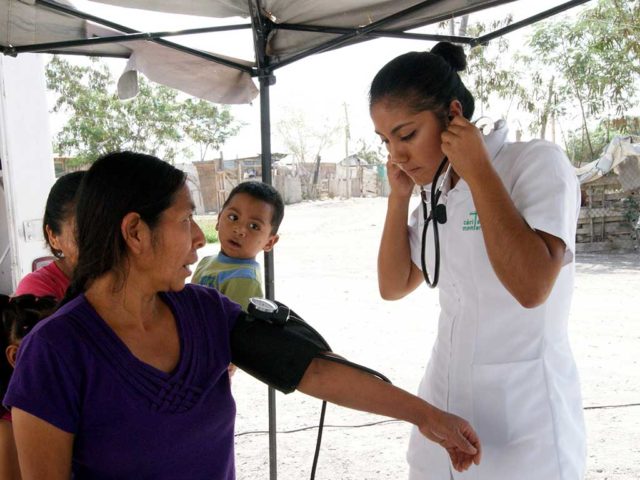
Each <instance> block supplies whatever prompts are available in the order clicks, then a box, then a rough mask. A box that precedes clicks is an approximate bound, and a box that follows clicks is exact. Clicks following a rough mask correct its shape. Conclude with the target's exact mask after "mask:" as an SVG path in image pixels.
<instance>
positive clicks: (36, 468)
mask: <svg viewBox="0 0 640 480" xmlns="http://www.w3.org/2000/svg"><path fill="white" fill-rule="evenodd" d="M11 418H12V421H13V431H14V436H15V440H16V446H17V449H18V460H19V462H20V470H21V472H22V478H23V480H69V478H71V453H72V450H73V434H71V433H68V432H65V431H64V430H60V429H59V428H57V427H54V426H53V425H51V424H50V423H48V422H45V421H44V420H42V419H40V418H38V417H35V416H33V415H31V414H30V413H27V412H25V411H24V410H20V409H19V408H16V407H14V408H12V409H11Z"/></svg>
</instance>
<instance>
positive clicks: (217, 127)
mask: <svg viewBox="0 0 640 480" xmlns="http://www.w3.org/2000/svg"><path fill="white" fill-rule="evenodd" d="M182 108H183V116H184V118H183V122H184V123H183V124H184V133H185V134H186V136H187V137H189V138H190V139H191V140H192V141H193V142H194V143H195V144H197V145H198V146H199V147H200V160H204V159H205V158H206V155H207V151H208V150H209V148H213V149H214V150H220V148H222V146H223V145H224V143H225V142H226V141H227V139H228V138H230V137H233V136H235V135H236V134H237V133H238V131H239V130H240V128H241V127H242V126H243V125H244V124H243V123H241V122H237V121H235V120H234V118H233V116H232V115H231V112H230V111H229V108H228V107H226V106H220V105H214V104H213V103H211V102H207V101H205V100H202V99H198V100H194V99H191V98H189V99H187V100H186V101H185V102H184V104H183V105H182Z"/></svg>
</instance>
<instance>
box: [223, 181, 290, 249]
mask: <svg viewBox="0 0 640 480" xmlns="http://www.w3.org/2000/svg"><path fill="white" fill-rule="evenodd" d="M272 218H273V205H270V204H268V203H266V202H263V201H262V200H258V199H257V198H254V197H252V196H251V195H249V194H246V193H238V194H236V195H234V196H233V197H232V198H231V200H230V201H229V203H228V204H227V206H226V207H225V208H224V209H223V210H222V211H221V212H220V215H218V223H217V225H216V230H218V238H219V240H220V245H221V247H222V252H223V253H224V254H225V255H228V256H229V257H232V258H244V259H247V258H255V256H256V255H257V254H258V253H260V252H261V251H265V252H268V251H269V250H271V249H272V248H273V246H274V245H275V244H276V242H277V241H278V235H272V234H271V219H272Z"/></svg>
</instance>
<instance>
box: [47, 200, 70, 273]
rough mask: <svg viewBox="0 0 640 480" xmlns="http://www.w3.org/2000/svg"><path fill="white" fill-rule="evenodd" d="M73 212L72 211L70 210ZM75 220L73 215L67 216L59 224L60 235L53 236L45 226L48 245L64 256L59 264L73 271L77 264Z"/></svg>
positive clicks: (51, 231)
mask: <svg viewBox="0 0 640 480" xmlns="http://www.w3.org/2000/svg"><path fill="white" fill-rule="evenodd" d="M70 210H71V211H73V209H70ZM75 234H76V219H75V216H74V215H68V216H67V218H65V219H64V220H63V221H62V223H61V224H60V233H59V234H55V233H54V232H53V230H51V228H50V227H49V225H47V235H48V236H49V244H50V245H51V246H52V247H53V248H54V249H56V250H60V251H61V252H62V255H63V256H64V258H63V259H61V262H62V263H64V265H65V266H66V267H67V268H68V269H69V270H70V271H73V269H74V268H75V266H76V264H77V263H78V247H77V245H76V236H75ZM65 273H67V272H65Z"/></svg>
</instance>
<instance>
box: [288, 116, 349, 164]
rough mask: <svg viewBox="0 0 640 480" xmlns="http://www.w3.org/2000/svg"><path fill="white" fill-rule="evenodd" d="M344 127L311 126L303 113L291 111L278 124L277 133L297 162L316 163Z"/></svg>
mask: <svg viewBox="0 0 640 480" xmlns="http://www.w3.org/2000/svg"><path fill="white" fill-rule="evenodd" d="M343 128H344V127H343V125H340V124H335V123H334V124H331V123H329V120H326V121H325V122H324V123H321V124H316V125H311V124H310V123H309V122H308V121H307V120H306V118H305V116H304V114H303V112H301V111H299V110H291V111H289V112H287V114H286V117H285V118H284V119H283V120H280V121H279V122H278V123H277V131H278V134H279V136H280V137H281V139H282V142H283V143H284V145H285V147H286V148H287V149H288V150H289V151H290V152H291V154H292V155H293V156H294V158H295V159H296V161H297V162H299V163H307V162H313V161H315V160H316V159H317V158H318V156H319V155H320V154H321V153H322V151H323V150H324V149H325V148H327V147H330V146H331V145H333V144H334V143H335V140H336V135H337V134H338V132H339V131H340V130H342V129H343Z"/></svg>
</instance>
